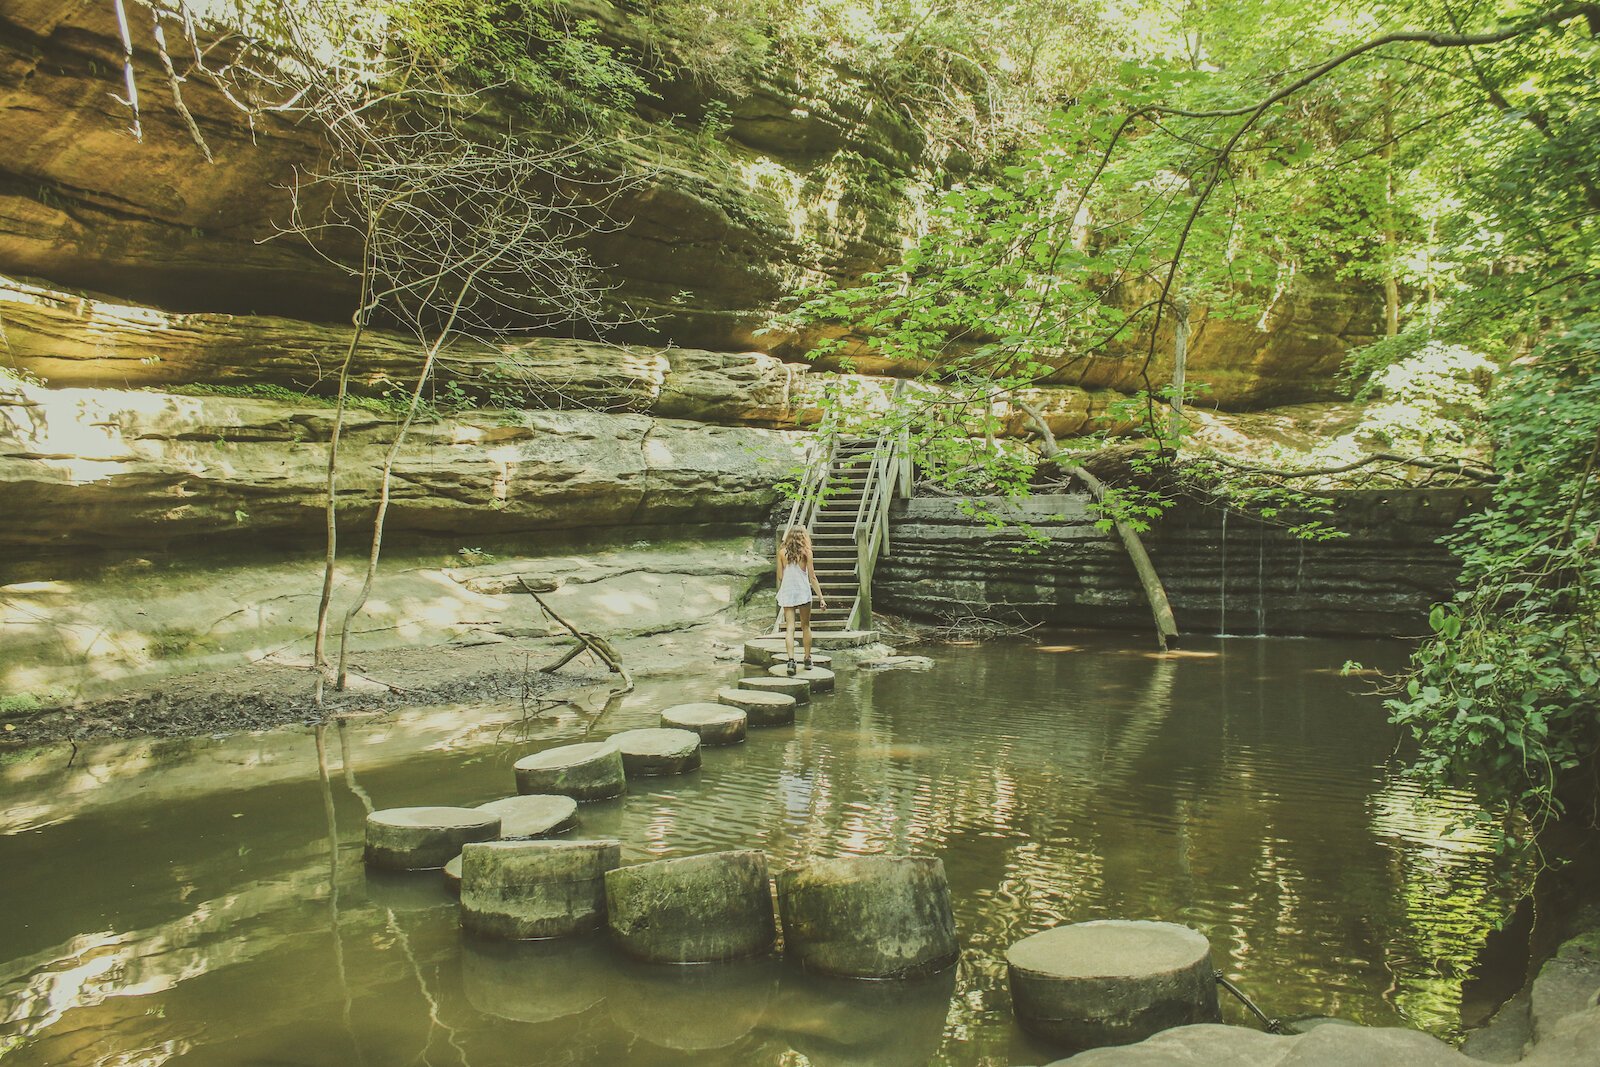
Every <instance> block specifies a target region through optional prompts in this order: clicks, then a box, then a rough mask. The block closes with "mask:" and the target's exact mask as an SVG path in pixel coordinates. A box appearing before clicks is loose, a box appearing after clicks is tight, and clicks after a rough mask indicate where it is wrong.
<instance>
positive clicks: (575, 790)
mask: <svg viewBox="0 0 1600 1067" xmlns="http://www.w3.org/2000/svg"><path fill="white" fill-rule="evenodd" d="M514 770H515V771H516V774H517V792H518V793H522V794H525V795H526V794H533V793H556V794H559V795H561V796H568V797H571V798H572V799H574V800H605V799H607V798H608V797H614V796H620V795H621V794H622V793H623V792H624V791H625V790H626V789H627V788H628V780H627V775H626V774H625V773H624V771H623V767H622V753H620V752H618V751H617V746H616V745H613V744H611V743H610V742H609V741H590V742H586V743H584V744H581V745H562V746H560V747H559V748H549V749H545V750H544V751H543V752H535V753H534V754H533V755H531V756H524V757H523V758H522V759H519V760H517V762H516V764H515V765H514Z"/></svg>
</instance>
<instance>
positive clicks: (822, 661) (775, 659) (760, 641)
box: [744, 637, 833, 667]
mask: <svg viewBox="0 0 1600 1067" xmlns="http://www.w3.org/2000/svg"><path fill="white" fill-rule="evenodd" d="M803 647H804V646H802V645H801V644H800V642H799V641H798V640H796V641H795V646H794V648H795V662H797V663H798V662H799V661H800V658H801V656H802V655H803V654H804V653H803V652H802V649H803ZM784 659H785V656H784V652H783V638H781V637H752V638H751V639H750V640H748V641H746V642H745V643H744V661H745V662H746V663H748V664H750V665H751V666H753V667H770V666H772V665H773V664H774V663H782V662H784ZM811 664H812V666H815V667H831V666H833V657H832V656H829V655H826V654H825V653H822V652H818V651H817V650H816V648H815V647H813V648H812V650H811Z"/></svg>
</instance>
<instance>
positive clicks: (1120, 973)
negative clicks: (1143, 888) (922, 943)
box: [1006, 919, 1222, 1049]
mask: <svg viewBox="0 0 1600 1067" xmlns="http://www.w3.org/2000/svg"><path fill="white" fill-rule="evenodd" d="M1006 973H1007V979H1008V981H1009V983H1010V986H1011V1002H1012V1005H1013V1008H1014V1010H1015V1011H1016V1014H1017V1022H1018V1023H1020V1024H1021V1025H1022V1028H1023V1029H1024V1030H1027V1031H1028V1032H1029V1033H1033V1034H1037V1035H1039V1036H1040V1037H1044V1038H1048V1039H1049V1040H1051V1041H1056V1042H1059V1043H1060V1044H1062V1045H1065V1046H1067V1047H1069V1048H1074V1049H1089V1048H1098V1047H1100V1046H1103V1045H1127V1044H1132V1043H1133V1042H1135V1041H1143V1040H1144V1039H1145V1038H1147V1037H1149V1036H1151V1035H1152V1034H1155V1033H1157V1032H1159V1031H1161V1030H1167V1029H1170V1028H1172V1027H1174V1026H1186V1025H1189V1024H1191V1023H1215V1022H1221V1021H1222V1013H1221V1010H1220V1008H1219V1006H1218V1003H1217V983H1216V979H1215V977H1214V972H1213V970H1212V965H1211V945H1210V943H1209V942H1208V941H1207V940H1206V939H1205V937H1204V936H1203V935H1201V934H1199V933H1197V932H1196V931H1194V930H1191V929H1189V928H1188V927H1186V926H1179V925H1177V924H1175V923H1164V922H1146V921H1139V920H1125V919H1102V920H1098V921H1095V922H1086V923H1074V924H1072V925H1070V926H1057V927H1055V928H1054V929H1051V930H1045V931H1044V932H1042V933H1037V934H1034V935H1033V936H1032V937H1026V938H1023V939H1022V940H1021V941H1018V942H1017V943H1016V944H1014V945H1012V946H1011V948H1010V949H1009V950H1007V952H1006Z"/></svg>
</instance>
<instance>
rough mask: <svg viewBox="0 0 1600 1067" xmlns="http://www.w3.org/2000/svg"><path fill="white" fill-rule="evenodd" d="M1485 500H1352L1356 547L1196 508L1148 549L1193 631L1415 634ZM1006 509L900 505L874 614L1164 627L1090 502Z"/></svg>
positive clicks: (1180, 510) (1442, 496)
mask: <svg viewBox="0 0 1600 1067" xmlns="http://www.w3.org/2000/svg"><path fill="white" fill-rule="evenodd" d="M1484 500H1485V497H1484V496H1483V494H1482V493H1481V492H1480V491H1473V490H1428V491H1415V492H1376V491H1372V492H1369V491H1359V492H1343V493H1339V494H1336V495H1335V497H1334V516H1333V518H1332V519H1331V520H1330V522H1331V525H1333V526H1335V527H1337V528H1338V529H1340V530H1342V531H1344V532H1345V533H1346V534H1347V536H1346V537H1344V538H1336V539H1332V540H1325V541H1303V540H1300V539H1298V538H1295V537H1294V536H1293V535H1291V534H1290V533H1289V532H1288V530H1287V529H1285V528H1284V527H1281V526H1268V525H1265V524H1263V523H1260V522H1257V521H1254V520H1252V519H1249V518H1246V517H1245V516H1243V515H1241V514H1239V513H1233V514H1227V513H1225V512H1223V511H1220V510H1215V509H1212V508H1208V507H1200V506H1198V505H1194V504H1181V505H1179V506H1177V507H1176V508H1174V509H1173V510H1172V511H1170V512H1169V513H1168V514H1167V515H1166V516H1165V517H1164V518H1163V519H1162V520H1161V521H1160V524H1159V526H1158V527H1157V528H1156V529H1154V530H1152V531H1151V532H1150V533H1148V534H1146V535H1144V540H1145V545H1146V547H1147V548H1148V549H1149V552H1150V556H1151V559H1152V561H1153V562H1154V564H1155V567H1156V570H1157V572H1159V574H1160V575H1161V578H1162V581H1163V583H1164V584H1165V586H1166V589H1167V595H1168V596H1169V597H1170V599H1171V601H1172V607H1173V611H1174V613H1175V615H1176V616H1177V620H1178V626H1179V629H1180V630H1182V631H1183V632H1185V633H1190V634H1194V633H1229V634H1262V633H1265V634H1358V635H1391V634H1394V635H1411V634H1416V633H1418V632H1419V630H1420V629H1421V628H1423V627H1424V626H1425V620H1426V618H1427V614H1428V608H1429V607H1430V606H1431V605H1432V604H1434V603H1435V602H1437V601H1440V600H1443V599H1446V598H1448V596H1449V595H1450V592H1451V589H1452V585H1453V583H1454V581H1455V578H1456V574H1457V571H1458V565H1457V561H1456V560H1455V558H1454V557H1453V556H1451V554H1450V553H1449V552H1447V551H1446V550H1445V549H1444V548H1443V547H1442V546H1441V545H1439V544H1438V539H1439V538H1440V537H1441V536H1443V535H1444V534H1445V533H1447V532H1449V530H1450V528H1451V527H1452V526H1453V525H1454V524H1455V522H1456V521H1457V520H1458V519H1459V518H1461V517H1462V516H1463V515H1465V514H1466V513H1467V512H1469V511H1470V510H1472V509H1474V508H1477V507H1481V506H1483V503H1484ZM992 503H993V505H994V508H995V513H996V515H997V516H998V517H1000V518H1002V519H1003V520H1004V521H1006V522H1008V523H1010V524H1011V525H1006V526H1000V527H996V526H991V525H987V524H985V523H983V522H980V521H978V520H975V519H973V518H972V517H970V516H969V515H968V514H966V513H965V512H964V511H963V510H962V509H961V508H960V507H958V506H957V504H956V503H955V502H954V501H951V500H948V499H942V498H916V499H912V500H910V501H904V502H901V503H899V504H897V506H896V510H895V511H894V513H893V515H892V519H891V522H892V526H891V533H890V540H891V552H890V555H889V556H888V558H887V559H884V560H883V561H882V562H880V563H879V566H878V571H877V575H876V577H875V579H874V583H873V592H874V606H875V607H877V608H879V609H881V610H885V611H890V612H896V613H902V614H906V615H910V616H913V617H918V618H923V619H945V618H951V617H962V616H967V615H977V616H980V617H987V618H994V619H999V620H1002V621H1022V622H1044V623H1049V624H1052V625H1062V626H1090V627H1129V628H1147V627H1149V626H1150V625H1151V623H1150V609H1149V606H1148V602H1147V601H1146V600H1145V598H1144V594H1143V592H1142V590H1141V588H1140V586H1139V581H1138V577H1137V576H1136V575H1135V573H1134V570H1133V566H1132V564H1130V563H1129V562H1128V558H1127V554H1126V552H1125V551H1124V550H1123V547H1122V544H1121V542H1120V541H1119V540H1118V539H1117V537H1116V535H1115V534H1114V533H1112V534H1107V533H1104V532H1102V531H1100V530H1098V529H1096V527H1095V525H1094V523H1095V515H1094V514H1093V513H1092V512H1091V510H1090V507H1089V502H1088V500H1087V498H1085V497H1078V496H1042V497H1034V498H1031V499H1028V500H1024V501H1021V502H1017V503H1009V504H1008V503H1005V502H1001V501H994V502H992ZM1029 531H1031V534H1030V532H1029Z"/></svg>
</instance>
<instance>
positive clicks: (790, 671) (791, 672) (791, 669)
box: [789, 659, 794, 674]
mask: <svg viewBox="0 0 1600 1067" xmlns="http://www.w3.org/2000/svg"><path fill="white" fill-rule="evenodd" d="M789 673H790V674H793V673H794V660H792V659H791V660H790V661H789Z"/></svg>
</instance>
